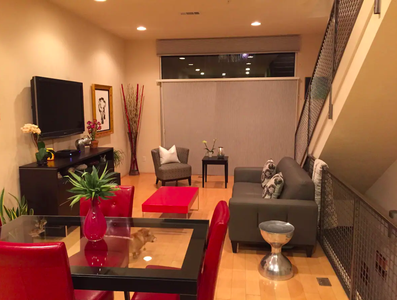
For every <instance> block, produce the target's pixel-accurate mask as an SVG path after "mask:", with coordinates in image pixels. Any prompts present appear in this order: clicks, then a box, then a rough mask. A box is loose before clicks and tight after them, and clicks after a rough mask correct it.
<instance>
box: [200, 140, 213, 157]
mask: <svg viewBox="0 0 397 300" xmlns="http://www.w3.org/2000/svg"><path fill="white" fill-rule="evenodd" d="M215 143H216V139H213V140H212V147H211V149H210V148H208V145H207V141H206V140H204V141H203V144H204V149H205V150H206V151H207V154H206V155H207V156H208V157H212V155H213V154H214V152H215Z"/></svg>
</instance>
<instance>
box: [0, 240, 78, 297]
mask: <svg viewBox="0 0 397 300" xmlns="http://www.w3.org/2000/svg"><path fill="white" fill-rule="evenodd" d="M31 299H57V300H74V299H75V297H74V290H73V283H72V277H71V275H70V267H69V260H68V255H67V253H66V247H65V244H64V243H38V244H20V243H9V242H0V300H31Z"/></svg>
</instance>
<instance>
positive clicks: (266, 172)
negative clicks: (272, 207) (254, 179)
mask: <svg viewBox="0 0 397 300" xmlns="http://www.w3.org/2000/svg"><path fill="white" fill-rule="evenodd" d="M274 174H276V165H275V164H274V161H273V159H269V160H268V161H267V162H266V163H265V165H264V166H263V170H262V175H261V182H262V188H265V186H266V184H267V183H268V182H269V181H270V179H272V177H273V176H274Z"/></svg>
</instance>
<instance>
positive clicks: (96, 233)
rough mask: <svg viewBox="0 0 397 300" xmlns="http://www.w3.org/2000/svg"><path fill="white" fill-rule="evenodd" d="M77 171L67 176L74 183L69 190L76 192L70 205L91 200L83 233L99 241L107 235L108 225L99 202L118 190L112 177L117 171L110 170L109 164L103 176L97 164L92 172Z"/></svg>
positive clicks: (92, 239) (90, 238)
mask: <svg viewBox="0 0 397 300" xmlns="http://www.w3.org/2000/svg"><path fill="white" fill-rule="evenodd" d="M77 172H78V171H76V173H77ZM76 173H72V172H70V176H66V177H67V178H68V179H69V181H70V182H71V183H72V185H73V188H72V189H70V190H69V192H71V193H73V194H76V195H74V196H72V197H70V198H69V199H71V200H72V202H71V203H70V206H73V205H74V204H76V203H78V202H79V201H80V200H83V201H91V208H90V209H89V211H88V213H87V216H86V217H85V219H84V225H83V233H84V236H85V237H86V238H87V239H88V240H90V241H99V240H101V239H102V238H103V237H104V236H105V233H106V229H107V225H106V220H105V217H104V215H103V213H102V212H101V210H100V208H99V206H98V204H99V203H100V201H105V200H108V199H109V198H110V197H112V196H114V191H117V190H118V187H117V184H116V183H115V182H114V181H113V178H112V177H113V176H114V174H115V173H114V172H108V170H107V164H106V166H105V169H104V170H103V173H102V175H101V176H99V174H98V170H97V169H96V168H95V166H93V167H92V171H91V173H88V172H86V171H84V172H83V173H81V172H79V173H80V175H79V174H76Z"/></svg>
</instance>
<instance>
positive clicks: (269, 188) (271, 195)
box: [262, 172, 284, 199]
mask: <svg viewBox="0 0 397 300" xmlns="http://www.w3.org/2000/svg"><path fill="white" fill-rule="evenodd" d="M283 186H284V177H283V173H281V172H280V173H277V174H275V175H274V176H273V177H272V178H271V179H270V180H269V181H268V182H267V183H266V185H265V187H264V188H263V192H262V197H263V198H266V199H277V198H278V197H280V195H281V192H282V191H283Z"/></svg>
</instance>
